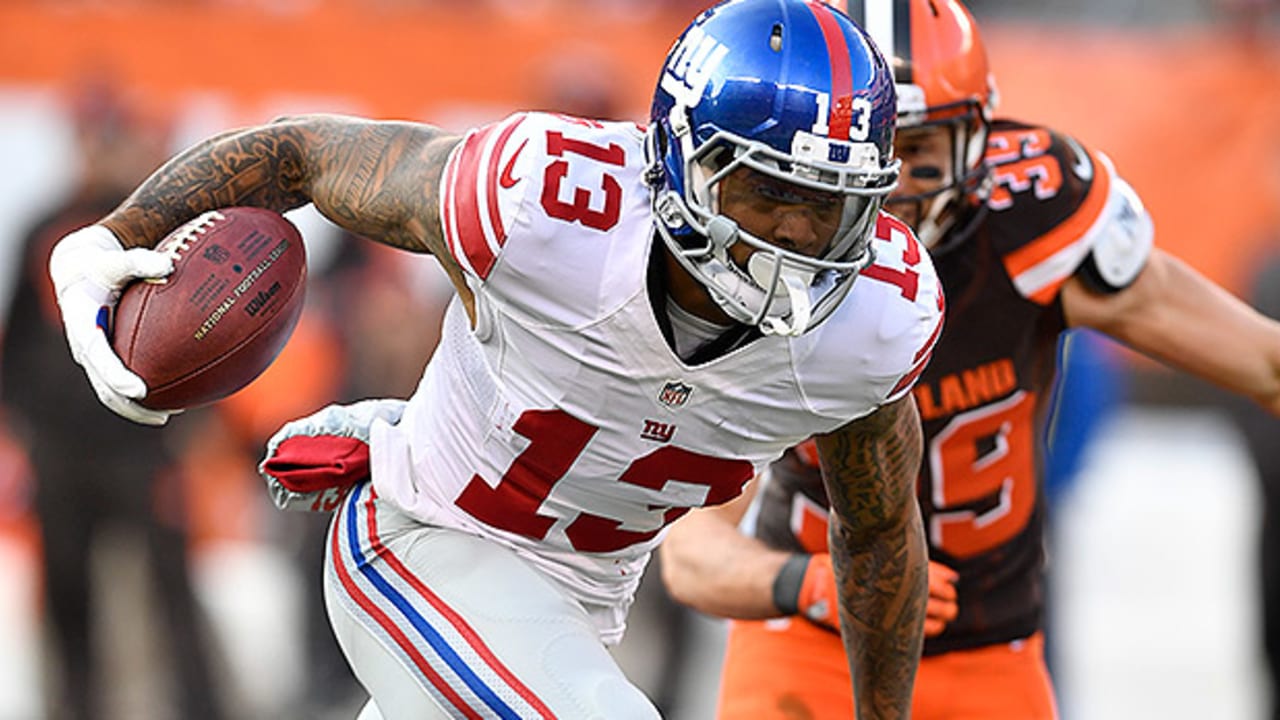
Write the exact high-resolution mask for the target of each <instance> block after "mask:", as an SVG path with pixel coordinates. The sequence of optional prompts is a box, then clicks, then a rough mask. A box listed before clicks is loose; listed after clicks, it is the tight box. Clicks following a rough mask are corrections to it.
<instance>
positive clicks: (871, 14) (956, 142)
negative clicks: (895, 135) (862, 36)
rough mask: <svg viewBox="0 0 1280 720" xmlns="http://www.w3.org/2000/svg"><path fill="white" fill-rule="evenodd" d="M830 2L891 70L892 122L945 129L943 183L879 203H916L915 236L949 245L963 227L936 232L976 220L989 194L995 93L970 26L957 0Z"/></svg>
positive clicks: (982, 48)
mask: <svg viewBox="0 0 1280 720" xmlns="http://www.w3.org/2000/svg"><path fill="white" fill-rule="evenodd" d="M833 4H835V5H837V6H841V7H843V8H844V10H845V11H846V12H847V13H848V14H849V16H850V17H852V18H853V19H854V21H856V22H857V23H858V24H859V25H861V26H862V27H863V28H864V29H865V30H866V31H867V33H868V34H869V35H870V36H871V38H872V40H874V41H875V43H876V45H877V46H878V47H879V48H880V51H881V52H882V53H883V54H884V55H885V57H886V58H887V59H888V61H889V64H890V66H891V67H892V68H893V73H894V82H895V83H896V85H897V90H898V121H897V125H898V127H899V128H911V127H927V126H946V127H949V128H950V129H951V131H952V132H951V140H952V146H951V147H952V152H953V160H952V173H951V177H950V178H949V181H948V182H945V183H943V185H942V186H941V187H940V188H938V189H936V190H932V191H930V192H928V193H924V194H919V195H897V196H895V197H892V198H890V199H889V200H888V201H887V203H886V205H887V206H889V207H890V209H891V208H892V205H894V204H897V203H919V204H920V206H921V213H920V214H919V216H918V217H920V220H919V221H918V222H917V223H916V224H917V227H916V228H914V229H915V231H916V234H917V235H919V236H920V239H921V240H923V241H924V242H925V244H926V245H928V246H930V247H931V248H934V249H935V250H937V249H940V246H941V245H944V244H945V245H947V246H950V245H951V244H952V242H953V241H958V240H960V239H962V238H963V237H964V236H965V235H967V234H968V228H965V227H961V228H960V229H958V230H957V231H956V232H953V233H951V236H950V237H948V238H947V240H946V242H945V243H943V242H942V237H943V235H944V234H945V233H947V232H948V231H949V230H951V228H952V227H954V226H955V225H956V223H957V222H959V221H962V220H963V221H969V220H971V219H972V218H974V217H976V216H977V215H978V213H977V212H976V211H977V210H978V209H979V208H981V206H982V203H983V201H984V200H985V198H986V195H987V194H988V193H989V191H990V188H989V183H988V181H987V178H988V173H987V166H986V164H985V163H984V162H983V155H984V154H985V153H986V146H987V134H988V127H989V123H990V121H991V117H992V113H993V112H994V111H995V107H996V104H997V102H998V93H997V91H996V85H995V78H994V77H993V76H992V74H991V71H990V69H989V67H988V64H987V49H986V46H985V45H984V44H983V42H982V36H981V35H980V34H979V32H978V26H977V23H976V22H975V21H974V19H973V16H972V15H970V14H969V11H968V9H966V8H965V7H964V5H962V4H960V3H959V2H958V1H957V0H839V1H838V2H835V3H833ZM930 201H932V202H930ZM966 224H970V225H971V224H972V223H971V222H966Z"/></svg>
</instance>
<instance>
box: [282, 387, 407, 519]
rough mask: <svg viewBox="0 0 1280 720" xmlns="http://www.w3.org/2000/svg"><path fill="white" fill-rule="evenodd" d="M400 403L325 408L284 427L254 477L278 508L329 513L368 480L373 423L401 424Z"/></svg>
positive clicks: (364, 402) (374, 402) (386, 401)
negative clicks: (353, 488) (264, 481)
mask: <svg viewBox="0 0 1280 720" xmlns="http://www.w3.org/2000/svg"><path fill="white" fill-rule="evenodd" d="M405 404H406V403H405V401H404V400H393V399H380V400H361V401H360V402H358V403H354V404H351V405H329V406H328V407H326V408H324V409H322V410H320V411H319V412H316V413H314V414H312V415H308V416H307V417H304V418H302V419H300V420H293V421H290V422H287V423H285V424H284V426H283V427H281V428H280V429H279V430H277V431H276V434H275V435H272V436H271V439H270V440H268V441H267V454H266V456H265V457H263V459H262V462H260V463H258V473H259V474H260V475H262V478H263V479H264V480H266V481H267V492H269V493H270V494H271V500H272V501H273V502H274V503H275V504H276V507H278V508H280V509H282V510H310V511H312V512H329V511H331V510H333V509H334V508H336V507H337V506H338V503H340V502H342V498H343V497H344V496H345V495H346V494H347V490H349V489H351V487H352V486H353V485H355V484H357V483H360V482H364V481H365V480H368V479H369V432H370V429H371V428H372V427H373V424H374V423H375V422H378V421H379V420H381V421H384V422H386V423H388V424H390V425H395V424H396V423H398V422H400V416H401V415H403V414H404V407H405Z"/></svg>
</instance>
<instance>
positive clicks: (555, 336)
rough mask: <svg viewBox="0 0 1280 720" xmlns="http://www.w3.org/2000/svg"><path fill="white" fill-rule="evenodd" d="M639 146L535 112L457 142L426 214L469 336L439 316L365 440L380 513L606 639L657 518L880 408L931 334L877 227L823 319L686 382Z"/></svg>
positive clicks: (928, 291) (916, 249)
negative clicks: (657, 259) (533, 587)
mask: <svg viewBox="0 0 1280 720" xmlns="http://www.w3.org/2000/svg"><path fill="white" fill-rule="evenodd" d="M643 137H644V136H643V131H642V130H641V129H640V128H639V127H637V126H636V125H634V124H630V123H598V122H594V121H586V120H581V119H578V118H567V117H562V116H558V115H550V114H538V113H531V114H519V115H514V116H512V117H510V118H508V119H506V120H504V121H502V122H499V123H495V124H493V125H490V126H486V127H483V128H480V129H477V130H475V131H472V132H471V133H470V134H469V135H467V137H466V138H465V140H464V141H463V142H462V143H460V144H459V146H458V148H457V149H456V150H455V151H454V153H453V155H452V157H451V158H450V160H449V163H448V165H447V167H446V169H445V174H444V181H443V187H442V193H441V195H442V199H441V216H442V220H443V224H444V234H445V237H446V239H447V241H448V246H449V250H450V252H452V254H453V256H454V257H455V258H456V259H457V260H458V262H459V263H460V264H461V265H462V267H463V268H464V270H465V271H466V276H467V280H468V283H469V285H470V287H471V289H472V290H473V291H474V292H475V297H476V311H477V323H476V325H477V326H476V328H475V329H474V330H473V329H472V328H471V327H470V323H469V321H468V318H467V315H466V312H465V311H464V309H463V308H462V306H461V303H460V301H458V300H457V299H455V300H454V301H453V303H452V305H451V306H450V308H449V311H448V313H447V316H446V319H445V327H444V332H443V337H442V340H441V344H440V346H439V347H438V348H437V350H436V352H435V355H434V356H433V357H432V358H431V362H430V363H429V364H428V366H427V368H426V371H425V373H424V375H423V378H422V381H421V384H420V385H419V386H418V389H417V391H416V392H415V393H414V395H413V397H412V398H411V399H410V401H409V404H408V407H407V409H406V411H405V414H404V417H403V419H402V420H401V422H400V423H399V424H398V425H395V426H388V425H385V424H383V425H380V426H377V427H376V428H375V431H374V433H373V436H372V455H373V481H374V486H375V489H376V491H377V493H378V495H379V496H380V497H381V498H384V499H387V500H390V501H392V502H394V503H395V504H396V505H398V506H399V507H400V508H401V509H403V510H404V511H405V512H406V513H409V514H410V515H412V516H413V517H416V518H417V519H419V520H420V521H422V522H424V523H428V524H432V525H440V526H446V527H451V528H457V529H459V530H462V531H465V532H468V533H473V534H476V535H480V536H483V537H486V538H489V539H491V540H493V541H494V542H497V543H500V544H501V545H503V546H506V547H508V548H511V549H512V550H514V551H515V552H516V553H518V554H519V555H521V556H523V557H524V558H525V559H526V560H528V561H529V562H531V563H533V564H535V565H537V566H538V567H540V568H541V569H542V570H543V571H544V572H545V573H547V574H548V575H550V576H551V577H553V578H555V579H556V580H557V581H559V582H560V583H561V584H562V585H563V587H564V588H565V589H566V592H568V593H570V594H571V595H572V596H573V597H575V598H576V599H578V600H579V601H581V602H582V603H584V605H585V606H586V607H588V608H592V609H594V611H595V612H594V615H595V616H596V617H597V621H598V623H599V624H600V629H601V633H602V637H603V638H604V639H605V641H606V642H608V641H614V640H617V639H618V638H619V637H620V636H621V632H622V626H623V620H624V618H625V614H626V609H627V608H628V606H629V605H630V602H631V598H632V595H633V593H634V592H635V589H636V586H637V584H638V582H639V580H640V574H641V572H643V570H644V567H645V564H646V563H647V561H648V557H649V554H650V551H651V550H652V549H653V547H654V546H655V545H656V544H657V543H658V541H659V540H660V538H661V533H662V530H663V528H664V527H665V526H666V525H667V524H668V523H670V522H672V521H674V520H675V519H676V518H678V517H680V516H681V515H683V514H684V513H685V512H687V511H688V509H690V508H693V507H698V506H701V505H707V504H718V503H723V502H725V501H727V500H730V499H731V498H733V497H735V496H737V495H738V494H739V492H740V491H741V490H742V487H743V485H744V484H745V483H746V482H747V481H748V480H750V479H751V478H752V477H753V476H754V475H755V474H756V472H757V471H760V470H763V469H764V468H765V467H766V466H767V465H768V464H769V463H770V462H771V461H772V460H774V459H776V458H777V457H779V456H780V455H781V454H782V452H783V451H784V450H785V449H787V448H788V447H790V446H792V445H795V444H797V443H799V442H801V441H802V440H804V439H806V438H808V437H810V436H811V435H814V434H815V433H824V432H828V431H831V430H834V429H836V428H838V427H840V426H842V425H844V424H846V423H848V422H849V421H850V420H853V419H855V418H858V417H861V416H863V415H866V414H868V413H870V412H872V411H873V410H875V409H876V408H877V407H879V406H880V405H882V404H884V403H885V402H887V401H889V400H893V399H896V398H898V397H901V396H902V395H903V394H904V393H906V392H907V391H908V390H909V389H910V387H911V385H912V384H913V383H914V380H915V378H916V376H917V375H918V374H919V372H920V371H921V370H922V369H923V367H924V364H925V363H926V362H927V360H928V355H929V352H930V351H931V350H932V347H933V343H934V341H935V340H936V339H937V337H938V335H939V333H940V329H941V318H942V295H941V290H940V287H939V284H938V280H937V277H936V276H935V275H934V272H933V266H932V264H931V263H930V261H929V258H928V255H927V254H926V253H924V252H923V251H922V249H921V246H920V245H919V244H918V243H917V241H916V239H915V238H914V236H913V235H912V234H911V232H910V230H908V229H907V228H906V227H905V226H904V225H903V224H902V223H900V222H899V221H897V220H896V219H893V218H892V217H890V216H888V215H882V219H881V222H880V223H879V228H878V233H877V234H878V235H879V237H878V238H877V240H876V242H875V243H873V245H874V247H875V248H876V252H877V261H876V263H875V264H874V265H872V266H871V268H870V269H869V271H868V272H867V273H864V276H863V277H860V278H859V279H858V281H857V282H856V283H854V286H853V289H852V290H851V292H850V294H849V295H848V297H847V298H846V299H845V300H844V302H843V304H842V305H841V306H840V308H839V309H838V310H837V311H836V312H835V313H834V314H833V315H832V316H831V317H830V318H829V319H828V320H827V321H826V322H825V323H823V324H822V325H820V326H819V327H817V328H816V329H814V330H812V331H810V332H808V333H806V334H804V335H801V336H799V337H779V336H766V337H761V338H759V339H757V340H755V341H754V342H751V343H749V344H747V345H745V346H743V347H740V348H738V349H737V350H734V351H732V352H729V353H728V354H726V355H724V356H722V357H719V358H717V359H715V360H712V361H710V362H707V363H705V364H702V365H697V366H689V365H686V364H685V363H684V362H682V361H681V360H680V358H679V357H677V356H676V355H675V354H674V353H673V352H672V350H671V349H670V348H669V346H668V344H667V342H666V340H665V339H664V337H663V333H662V330H661V328H660V326H659V323H658V321H657V320H656V319H655V315H654V309H653V308H654V307H655V306H656V307H665V299H660V301H659V302H657V303H655V302H653V301H652V300H651V298H650V295H649V290H650V288H649V285H648V283H647V274H648V273H647V268H648V266H649V256H650V253H651V252H653V251H655V250H654V243H655V242H657V243H660V242H661V241H660V240H656V239H655V230H654V225H653V219H652V217H651V212H650V193H649V188H648V187H647V186H646V184H645V182H644V169H645V158H644V151H643ZM659 251H660V250H659Z"/></svg>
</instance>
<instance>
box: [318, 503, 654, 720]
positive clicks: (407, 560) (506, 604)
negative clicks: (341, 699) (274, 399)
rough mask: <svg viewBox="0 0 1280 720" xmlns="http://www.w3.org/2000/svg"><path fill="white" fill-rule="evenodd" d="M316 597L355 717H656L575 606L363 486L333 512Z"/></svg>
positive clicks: (518, 565)
mask: <svg viewBox="0 0 1280 720" xmlns="http://www.w3.org/2000/svg"><path fill="white" fill-rule="evenodd" d="M324 590H325V592H324V596H325V606H326V608H327V610H328V613H329V622H330V624H331V625H332V626H333V630H334V633H335V634H336V635H337V638H338V643H339V644H340V645H341V646H342V650H343V652H344V653H345V654H346V656H347V662H348V663H350V665H351V668H352V670H353V671H354V673H355V675H356V678H357V679H359V680H360V682H361V683H362V684H363V685H364V687H365V689H366V690H368V691H369V694H370V695H371V696H372V698H373V699H372V702H371V706H370V707H367V708H366V710H365V711H364V712H362V714H361V717H373V718H376V717H377V716H378V713H380V714H381V716H382V717H383V718H385V720H429V719H432V720H433V719H435V718H485V719H488V718H501V719H502V720H508V719H510V720H517V719H520V720H523V719H524V718H561V719H562V720H590V719H595V718H598V719H600V720H606V719H607V720H653V719H654V718H658V717H659V715H658V711H657V709H656V708H655V707H654V705H653V703H652V702H650V701H649V699H648V698H647V697H645V695H644V693H642V692H641V691H640V689H639V688H637V687H636V686H635V685H632V684H631V682H630V681H628V680H627V678H626V676H624V675H623V673H622V670H621V669H620V668H619V667H618V665H617V663H616V662H614V660H613V657H612V656H611V655H610V654H609V652H608V650H606V649H605V647H604V645H603V644H602V643H601V642H600V639H599V635H598V634H597V632H596V629H595V626H594V625H593V624H592V622H591V620H590V619H589V618H588V616H587V613H586V611H585V610H584V609H583V608H582V606H581V605H579V604H578V603H577V602H575V601H573V600H571V599H569V598H568V597H566V596H565V595H564V594H563V593H561V592H560V590H559V589H558V588H557V587H556V586H555V585H553V584H552V583H551V582H550V581H549V580H548V579H546V578H545V577H544V576H543V575H542V574H540V573H539V572H538V571H537V570H536V569H534V567H533V566H531V565H529V564H528V563H526V562H525V561H523V560H521V559H520V558H519V557H518V556H517V555H516V554H515V553H513V552H511V551H510V550H508V549H506V548H503V547H500V546H498V545H496V544H494V543H491V542H488V541H486V540H482V539H480V538H478V537H474V536H471V535H467V534H465V533H462V532H458V531H456V530H449V529H443V528H438V527H432V526H427V525H423V524H422V523H419V522H417V521H416V520H413V519H412V518H410V517H408V516H406V515H404V514H403V513H401V512H399V511H398V510H396V509H395V508H394V507H392V506H391V505H389V504H388V503H386V502H383V501H381V500H378V499H376V498H375V497H374V494H373V488H372V484H371V483H365V484H363V485H361V486H359V487H357V488H356V489H355V490H353V491H352V492H351V494H350V495H348V497H347V498H346V499H345V500H344V501H343V503H342V506H341V507H340V508H339V510H338V511H337V512H336V513H335V514H334V518H333V523H332V525H331V527H330V530H329V538H328V543H327V548H326V557H325V572H324ZM374 703H376V708H375V707H372V705H373V704H374Z"/></svg>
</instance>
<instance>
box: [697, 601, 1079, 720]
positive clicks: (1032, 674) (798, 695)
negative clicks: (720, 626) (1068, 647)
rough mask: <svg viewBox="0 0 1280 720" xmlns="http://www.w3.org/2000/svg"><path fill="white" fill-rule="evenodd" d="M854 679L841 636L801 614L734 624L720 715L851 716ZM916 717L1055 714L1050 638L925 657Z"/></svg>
mask: <svg viewBox="0 0 1280 720" xmlns="http://www.w3.org/2000/svg"><path fill="white" fill-rule="evenodd" d="M851 688H852V682H851V680H850V678H849V668H848V665H847V664H846V661H845V655H844V646H843V645H841V643H840V638H839V636H837V635H836V634H834V633H832V632H829V631H826V630H822V629H821V628H818V627H817V626H815V625H813V624H812V623H809V622H806V621H804V620H799V619H794V620H793V619H789V618H783V619H778V620H767V621H750V622H748V621H734V622H731V623H730V629H729V638H728V644H727V646H726V648H725V660H724V669H723V673H722V675H721V686H720V701H719V711H718V713H717V717H718V718H719V720H849V718H850V717H852V714H853V697H852V692H851ZM911 717H912V718H915V720H1055V719H1056V718H1057V717H1058V712H1057V708H1056V705H1055V702H1054V697H1053V686H1052V684H1051V683H1050V681H1049V673H1048V670H1047V668H1046V667H1045V663H1044V638H1043V637H1042V636H1041V635H1040V634H1039V633H1036V634H1035V635H1032V636H1031V637H1029V638H1027V639H1025V640H1018V641H1014V642H1011V643H1003V644H1000V645H991V646H988V647H983V648H977V649H974V650H961V651H954V652H950V653H945V654H942V655H934V656H930V657H926V658H924V659H923V660H921V662H920V670H919V672H918V673H917V674H916V688H915V696H914V698H913V700H912V713H911Z"/></svg>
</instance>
